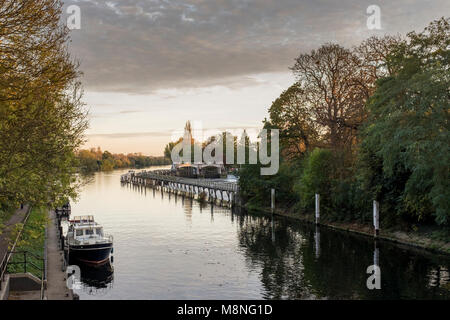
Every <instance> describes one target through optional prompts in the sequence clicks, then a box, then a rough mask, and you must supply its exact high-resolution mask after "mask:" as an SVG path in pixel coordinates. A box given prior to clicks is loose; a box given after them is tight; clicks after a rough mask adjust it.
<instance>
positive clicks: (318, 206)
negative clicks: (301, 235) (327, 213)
mask: <svg viewBox="0 0 450 320" xmlns="http://www.w3.org/2000/svg"><path fill="white" fill-rule="evenodd" d="M319 221H320V195H319V194H318V193H316V224H319Z"/></svg>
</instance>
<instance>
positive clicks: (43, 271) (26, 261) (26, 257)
mask: <svg viewBox="0 0 450 320" xmlns="http://www.w3.org/2000/svg"><path fill="white" fill-rule="evenodd" d="M8 253H9V254H10V255H17V256H23V260H19V261H9V262H8V265H7V268H8V266H11V265H22V266H23V273H27V272H28V271H29V270H30V269H33V268H34V271H38V273H40V277H39V276H38V278H39V279H40V280H41V289H40V297H41V300H43V299H44V289H45V281H46V279H47V268H46V259H45V256H44V257H40V256H38V255H36V254H34V253H32V252H29V251H10V252H8ZM44 254H45V250H44ZM30 257H31V258H34V260H37V261H40V262H41V266H38V265H36V264H34V263H33V261H32V260H31V259H30ZM30 267H31V268H30ZM32 274H34V275H35V276H36V274H35V273H32Z"/></svg>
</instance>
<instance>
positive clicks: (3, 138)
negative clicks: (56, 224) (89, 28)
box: [0, 0, 87, 208]
mask: <svg viewBox="0 0 450 320" xmlns="http://www.w3.org/2000/svg"><path fill="white" fill-rule="evenodd" d="M61 6H62V3H61V1H55V0H42V1H25V0H17V1H14V2H5V1H2V2H0V30H1V31H0V44H1V45H0V206H2V208H3V207H5V206H8V207H10V208H14V207H17V206H18V205H19V204H20V203H31V204H35V205H47V204H48V203H52V202H58V201H60V200H61V198H62V197H66V196H71V197H75V196H76V192H77V186H78V184H77V183H76V181H75V178H74V173H75V170H74V167H75V158H74V150H75V149H76V148H78V147H79V146H80V145H81V144H82V143H83V139H84V138H83V132H84V130H85V129H86V128H87V120H86V112H85V110H84V105H83V103H82V101H81V97H82V90H81V87H80V84H79V82H78V76H79V74H80V73H79V71H78V64H77V63H76V62H74V61H73V60H72V59H71V57H70V55H69V53H68V47H67V42H68V30H67V29H66V28H65V27H64V26H62V25H61V24H60V23H59V22H60V17H61Z"/></svg>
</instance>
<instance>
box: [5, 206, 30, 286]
mask: <svg viewBox="0 0 450 320" xmlns="http://www.w3.org/2000/svg"><path fill="white" fill-rule="evenodd" d="M30 213H31V206H29V207H28V212H27V214H26V216H25V218H24V219H23V221H22V228H21V229H20V230H19V233H18V234H17V236H16V239H15V240H14V243H13V245H12V247H11V251H14V250H15V248H16V245H17V241H19V239H20V237H21V236H22V233H23V230H24V229H25V225H26V223H27V221H28V217H29V216H30ZM10 259H11V253H10V252H7V253H6V254H5V256H4V257H3V259H2V262H1V264H0V290H2V285H3V281H4V280H5V274H6V272H7V270H8V263H9V260H10Z"/></svg>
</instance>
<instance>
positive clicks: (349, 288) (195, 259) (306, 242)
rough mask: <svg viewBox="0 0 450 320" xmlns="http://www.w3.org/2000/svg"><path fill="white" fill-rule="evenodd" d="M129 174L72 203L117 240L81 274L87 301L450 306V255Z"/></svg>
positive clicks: (100, 181)
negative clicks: (143, 182) (164, 188)
mask: <svg viewBox="0 0 450 320" xmlns="http://www.w3.org/2000/svg"><path fill="white" fill-rule="evenodd" d="M124 172H126V170H123V171H121V170H117V171H113V172H101V173H96V174H95V175H94V176H93V177H91V178H90V179H89V182H88V183H87V184H86V185H85V186H84V187H83V190H82V193H81V195H80V199H79V201H78V202H76V203H72V216H73V215H86V214H92V215H94V216H95V219H96V220H97V221H98V222H99V223H101V224H102V225H103V226H104V229H105V232H106V233H110V234H112V235H113V236H114V253H113V262H112V263H111V264H107V265H104V266H102V267H98V268H90V267H89V268H86V267H82V268H81V272H82V282H83V284H82V286H81V288H80V289H77V290H75V292H76V293H78V294H79V295H80V299H398V298H420V299H450V278H449V270H450V259H449V258H447V257H442V256H438V255H432V254H428V253H424V252H421V251H417V250H412V249H410V248H406V247H400V246H398V245H394V244H391V243H386V242H379V243H378V244H375V243H374V241H373V240H372V239H370V238H365V237H360V236H355V235H352V234H348V233H345V232H337V231H333V230H330V229H328V228H325V227H322V228H320V229H319V228H316V227H314V226H311V225H305V224H302V223H297V222H293V221H291V220H287V219H283V218H275V219H272V218H271V217H270V216H267V215H262V214H258V213H245V212H232V210H230V209H228V208H223V207H219V206H211V205H209V204H206V205H200V204H199V203H198V202H197V201H195V200H194V201H193V200H191V199H189V198H184V199H183V197H181V196H177V197H175V195H173V194H169V193H162V192H161V191H160V190H153V189H150V188H147V189H143V188H137V187H132V186H129V185H128V186H127V185H121V183H120V175H121V174H123V173H124ZM374 261H375V264H376V265H377V266H378V267H379V279H380V285H381V289H372V290H369V289H368V287H367V279H368V278H369V277H370V276H371V275H372V273H370V274H369V273H367V268H368V267H369V266H371V265H374ZM377 275H378V273H377ZM372 278H373V276H372ZM372 278H371V280H372ZM370 283H371V284H372V283H375V282H373V281H370Z"/></svg>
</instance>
